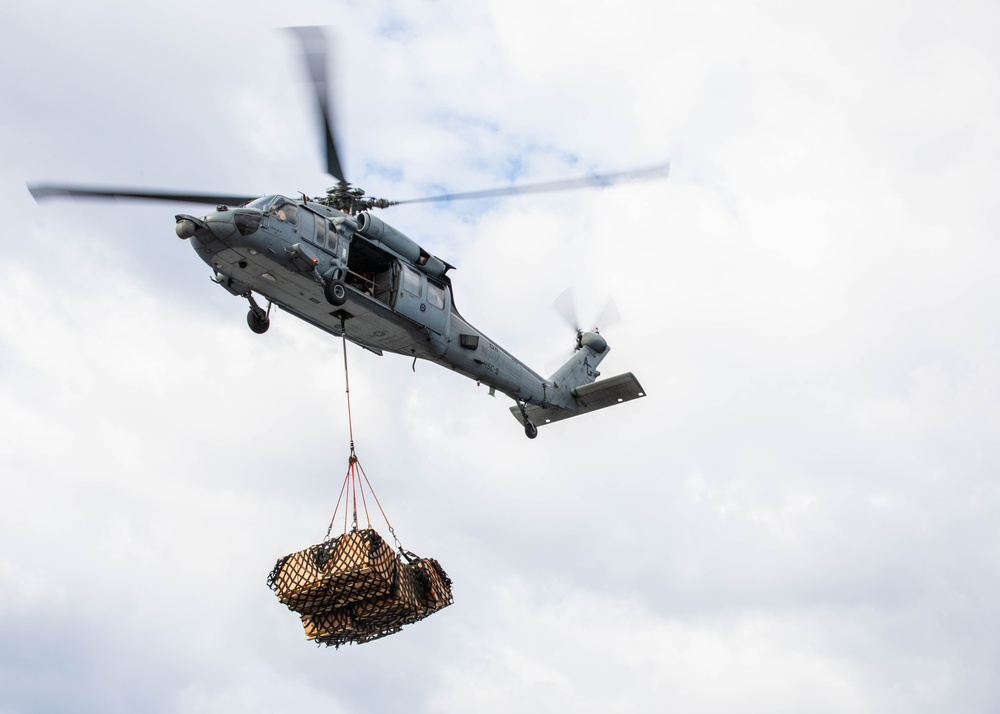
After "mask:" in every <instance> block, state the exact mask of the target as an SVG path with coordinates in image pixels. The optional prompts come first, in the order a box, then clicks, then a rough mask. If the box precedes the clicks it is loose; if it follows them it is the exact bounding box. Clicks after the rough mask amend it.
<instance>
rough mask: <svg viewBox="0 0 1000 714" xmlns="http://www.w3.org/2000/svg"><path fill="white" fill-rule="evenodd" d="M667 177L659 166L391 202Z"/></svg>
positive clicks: (665, 167) (511, 193) (667, 172)
mask: <svg viewBox="0 0 1000 714" xmlns="http://www.w3.org/2000/svg"><path fill="white" fill-rule="evenodd" d="M669 175H670V164H669V163H667V164H659V165H657V166H650V167H649V168H645V169H633V170H632V171H619V172H617V173H611V174H595V175H593V176H584V177H582V178H575V179H565V180H562V181H548V182H544V183H531V184H525V185H523V186H505V187H503V188H491V189H485V190H482V191H468V192H465V193H448V194H444V195H443V196H428V197H426V198H411V199H408V200H406V201H393V205H399V204H403V203H430V202H431V201H457V200H460V199H466V198H495V197H498V196H517V195H522V194H526V193H544V192H547V191H569V190H573V189H578V188H594V187H601V186H612V185H615V184H619V183H628V182H631V181H652V180H655V179H661V178H666V177H667V176H669Z"/></svg>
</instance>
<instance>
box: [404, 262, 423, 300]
mask: <svg viewBox="0 0 1000 714" xmlns="http://www.w3.org/2000/svg"><path fill="white" fill-rule="evenodd" d="M403 290H405V291H406V292H408V293H410V295H416V296H417V297H420V275H419V274H417V273H415V272H413V271H412V270H410V269H409V268H403Z"/></svg>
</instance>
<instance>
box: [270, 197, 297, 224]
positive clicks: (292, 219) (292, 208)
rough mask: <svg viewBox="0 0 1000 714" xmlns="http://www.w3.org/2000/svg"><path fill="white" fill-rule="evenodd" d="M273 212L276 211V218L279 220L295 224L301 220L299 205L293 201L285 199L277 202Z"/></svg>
mask: <svg viewBox="0 0 1000 714" xmlns="http://www.w3.org/2000/svg"><path fill="white" fill-rule="evenodd" d="M271 212H272V213H274V216H275V218H277V219H278V220H279V221H284V222H285V223H290V224H291V225H293V226H294V225H296V224H297V223H298V222H299V207H298V206H296V205H295V204H294V203H292V202H291V201H288V200H285V201H282V202H280V203H276V204H275V205H274V208H272V209H271Z"/></svg>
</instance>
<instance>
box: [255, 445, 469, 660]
mask: <svg viewBox="0 0 1000 714" xmlns="http://www.w3.org/2000/svg"><path fill="white" fill-rule="evenodd" d="M364 486H367V491H368V493H369V494H370V495H371V496H372V498H373V499H374V500H375V503H376V504H378V499H377V498H375V494H374V491H372V490H371V484H370V483H369V482H368V477H367V476H366V475H365V473H364V470H363V469H362V468H361V464H360V462H359V461H358V459H357V456H355V454H354V443H353V441H352V442H351V457H350V460H349V462H348V471H347V476H346V477H345V479H344V486H343V488H342V489H341V494H340V499H339V500H338V502H337V507H336V509H335V510H334V517H333V520H332V521H331V523H330V528H328V529H327V535H326V538H325V539H324V540H323V542H322V543H319V544H317V545H313V546H310V547H308V548H306V549H305V550H300V551H298V552H296V553H291V554H290V555H286V556H285V557H283V558H279V559H278V562H277V563H275V565H274V569H273V570H272V571H271V574H270V575H269V576H268V578H267V584H268V587H270V588H271V589H272V590H273V591H274V592H275V594H276V595H277V596H278V599H279V600H280V601H281V602H282V603H283V604H285V605H286V606H288V609H289V610H292V611H293V612H297V613H299V615H300V616H301V619H302V626H303V628H304V629H305V635H306V638H307V639H309V640H313V641H315V642H316V643H317V644H322V645H327V646H333V647H340V646H341V645H344V644H349V643H356V644H363V643H365V642H371V641H372V640H377V639H379V638H382V637H386V636H387V635H392V634H395V633H397V632H399V631H400V630H401V629H402V628H403V626H404V625H409V624H412V623H414V622H417V621H418V620H422V619H424V618H425V617H427V616H428V615H430V614H432V613H435V612H437V611H438V610H440V609H442V608H444V607H447V606H448V605H450V604H452V602H453V598H452V593H451V584H452V583H451V579H450V578H449V577H448V575H447V573H445V571H444V569H443V568H442V567H441V565H440V563H438V562H437V561H436V560H434V559H433V558H421V557H418V556H417V555H415V554H414V553H411V552H410V551H408V550H404V549H403V548H402V546H401V545H399V540H398V539H397V538H396V534H395V531H394V530H393V529H392V525H390V524H389V521H388V519H386V525H388V527H389V532H390V533H391V534H392V536H393V539H394V541H395V543H396V546H397V549H398V551H399V552H398V554H397V553H394V552H393V549H392V548H391V547H390V546H389V544H388V543H386V541H385V540H383V539H382V537H381V536H380V535H379V534H378V532H376V531H375V529H373V528H372V527H371V521H370V520H369V519H368V506H367V499H366V497H365V488H364ZM359 495H360V497H361V498H360V504H361V506H362V512H363V514H364V516H365V519H366V520H367V527H366V528H360V529H359V528H358V504H359V499H358V496H359ZM345 496H346V498H345ZM342 502H343V503H344V531H343V533H342V534H341V535H338V536H336V537H331V535H330V534H331V532H332V530H333V525H334V523H335V522H336V521H337V520H338V519H339V514H340V509H341V503H342ZM378 508H379V511H382V506H381V504H378ZM349 511H351V512H353V518H352V519H351V521H350V527H348V520H347V516H348V512H349ZM382 516H383V517H385V512H384V511H382Z"/></svg>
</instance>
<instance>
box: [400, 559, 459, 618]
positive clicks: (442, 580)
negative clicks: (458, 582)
mask: <svg viewBox="0 0 1000 714" xmlns="http://www.w3.org/2000/svg"><path fill="white" fill-rule="evenodd" d="M409 570H410V571H411V572H412V573H413V579H414V581H415V583H416V584H417V589H418V592H419V594H420V599H421V602H422V605H423V608H424V613H423V616H424V617H426V616H427V615H430V614H431V613H432V612H437V611H438V610H440V609H441V608H443V607H448V605H451V604H452V603H453V602H454V601H455V600H454V598H453V597H452V594H451V578H449V577H448V575H447V574H446V573H445V572H444V569H443V568H442V567H441V564H440V563H438V562H437V561H436V560H434V559H433V558H417V559H416V560H414V561H412V562H411V563H410V564H409Z"/></svg>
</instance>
